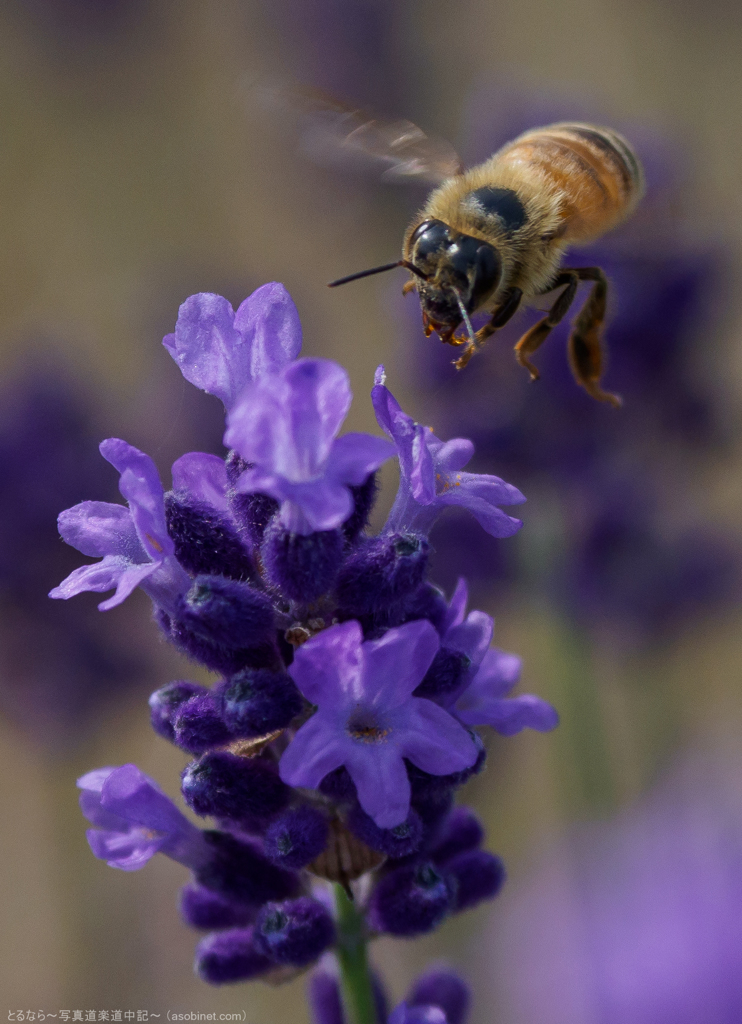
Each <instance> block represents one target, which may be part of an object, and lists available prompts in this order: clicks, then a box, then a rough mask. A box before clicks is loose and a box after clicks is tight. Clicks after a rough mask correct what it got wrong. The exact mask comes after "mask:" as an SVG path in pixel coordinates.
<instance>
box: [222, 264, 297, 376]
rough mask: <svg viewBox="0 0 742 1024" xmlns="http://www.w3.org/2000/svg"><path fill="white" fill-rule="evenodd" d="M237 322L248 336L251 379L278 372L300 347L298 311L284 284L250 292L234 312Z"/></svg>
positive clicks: (265, 286) (242, 333) (238, 326)
mask: <svg viewBox="0 0 742 1024" xmlns="http://www.w3.org/2000/svg"><path fill="white" fill-rule="evenodd" d="M234 326H235V328H236V330H237V331H238V332H239V333H240V334H241V335H243V336H244V337H245V338H247V339H249V350H250V362H249V374H250V377H249V379H250V380H258V378H259V377H262V376H263V375H264V374H268V373H278V371H279V370H282V369H283V367H284V366H286V365H287V364H288V363H290V362H292V360H294V359H296V358H297V357H298V355H299V352H300V351H301V341H302V337H301V323H300V321H299V314H298V312H297V309H296V306H295V305H294V301H293V299H292V298H291V296H290V295H289V293H288V292H287V291H286V289H285V288H284V286H283V285H282V284H278V283H277V282H275V281H273V282H271V283H269V284H264V285H263V286H262V288H258V289H257V291H254V292H253V293H252V295H248V297H247V298H246V299H245V301H244V302H243V303H242V304H241V305H240V307H239V309H238V310H237V312H236V313H235V316H234ZM245 383H246V381H245ZM243 386H244V385H243ZM237 393H239V390H238V392H237Z"/></svg>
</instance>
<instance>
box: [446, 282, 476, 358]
mask: <svg viewBox="0 0 742 1024" xmlns="http://www.w3.org/2000/svg"><path fill="white" fill-rule="evenodd" d="M451 291H452V292H453V293H454V295H455V296H456V301H457V302H458V304H459V310H460V312H461V319H462V320H463V321H464V323H465V324H466V329H467V331H468V332H469V341H470V342H471V344H472V345H474V347H475V348H476V345H477V339H476V338H475V337H474V328H473V327H472V325H471V320H470V319H469V314H468V313H467V312H466V306H465V305H464V303H463V300H462V298H461V295H460V294H459V293H458V291H457V290H456V289H455V288H452V289H451Z"/></svg>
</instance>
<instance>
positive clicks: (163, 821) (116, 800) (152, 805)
mask: <svg viewBox="0 0 742 1024" xmlns="http://www.w3.org/2000/svg"><path fill="white" fill-rule="evenodd" d="M101 807H102V808H103V809H104V810H106V811H110V812H111V813H112V814H118V815H121V817H123V818H126V820H127V821H129V822H131V823H132V824H133V825H140V826H142V827H143V828H150V829H155V830H156V831H158V832H180V831H190V830H192V829H194V828H195V826H194V825H192V824H191V823H190V821H188V819H187V818H186V817H185V815H183V814H182V813H181V812H180V811H179V810H178V808H177V807H176V806H175V804H174V803H173V801H172V800H171V799H170V797H169V796H167V795H166V794H165V793H163V791H162V790H161V789H160V787H159V786H158V785H157V783H156V782H155V781H154V780H153V779H151V778H150V777H149V776H148V775H145V774H144V772H142V771H140V769H139V768H137V766H136V765H135V764H125V765H122V766H121V767H120V768H117V769H116V770H115V771H113V772H111V774H110V775H109V776H108V778H107V779H106V780H105V782H104V783H103V786H102V788H101Z"/></svg>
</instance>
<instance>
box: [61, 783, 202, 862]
mask: <svg viewBox="0 0 742 1024" xmlns="http://www.w3.org/2000/svg"><path fill="white" fill-rule="evenodd" d="M77 785H78V786H79V788H80V789H81V790H82V793H81V794H80V807H81V808H82V813H83V814H84V815H85V817H86V818H87V819H88V821H89V822H90V823H91V824H93V825H99V826H100V828H91V829H88V832H87V837H88V843H89V844H90V849H91V850H92V851H93V853H94V854H95V856H96V857H98V858H99V859H100V860H105V861H106V862H107V864H108V865H109V867H112V868H120V869H121V870H122V871H138V870H139V868H141V867H144V865H145V864H146V863H147V861H148V860H150V858H151V857H153V856H154V855H155V854H156V853H158V852H159V853H164V854H165V855H166V856H168V857H171V858H172V859H173V860H177V861H179V862H180V863H181V864H185V865H186V867H189V868H198V867H200V866H201V865H203V864H205V863H206V862H207V861H208V859H209V856H210V850H209V847H208V844H207V843H206V841H205V840H204V838H203V836H202V834H201V831H200V829H197V828H196V827H195V825H192V824H191V823H190V821H188V819H187V818H186V817H185V816H184V815H183V814H181V813H180V811H179V810H178V808H177V807H176V806H175V804H174V803H173V802H172V800H171V799H170V797H168V796H166V795H165V794H164V793H163V792H162V790H161V789H160V787H159V786H158V785H157V784H156V783H155V782H154V781H153V780H152V779H150V778H149V776H147V775H145V774H144V772H141V771H140V770H139V769H138V768H137V766H136V765H134V764H125V765H122V766H121V767H120V768H96V769H95V771H92V772H88V773H87V775H83V776H82V778H80V779H78V780H77Z"/></svg>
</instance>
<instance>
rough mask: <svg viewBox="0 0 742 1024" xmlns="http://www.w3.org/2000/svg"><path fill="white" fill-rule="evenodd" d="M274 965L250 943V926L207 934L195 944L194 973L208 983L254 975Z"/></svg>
mask: <svg viewBox="0 0 742 1024" xmlns="http://www.w3.org/2000/svg"><path fill="white" fill-rule="evenodd" d="M273 966H274V964H273V962H272V961H271V960H269V959H268V958H267V957H266V956H264V955H263V954H262V953H259V952H258V951H257V950H256V948H255V946H254V944H253V929H252V928H233V929H231V930H230V931H228V932H217V933H216V934H215V935H207V936H206V938H205V939H202V940H201V942H199V944H198V946H197V947H196V962H195V964H194V967H195V971H196V974H198V976H199V978H201V979H202V980H203V981H207V982H208V983H209V984H210V985H227V984H229V983H230V982H234V981H249V979H250V978H258V977H260V975H261V974H265V973H266V972H267V971H269V970H271V968H272V967H273Z"/></svg>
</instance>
